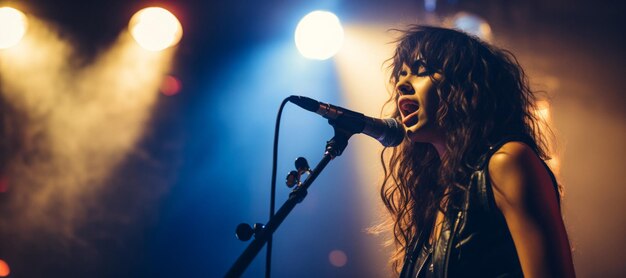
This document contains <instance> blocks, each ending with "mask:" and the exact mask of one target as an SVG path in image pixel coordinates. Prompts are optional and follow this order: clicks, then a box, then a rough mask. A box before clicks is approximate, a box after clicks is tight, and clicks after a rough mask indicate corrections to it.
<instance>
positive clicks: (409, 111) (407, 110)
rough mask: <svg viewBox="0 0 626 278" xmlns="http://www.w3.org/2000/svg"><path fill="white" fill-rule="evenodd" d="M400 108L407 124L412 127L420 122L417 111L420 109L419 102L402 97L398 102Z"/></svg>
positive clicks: (403, 119) (403, 120) (404, 122)
mask: <svg viewBox="0 0 626 278" xmlns="http://www.w3.org/2000/svg"><path fill="white" fill-rule="evenodd" d="M398 108H399V109H400V114H402V123H403V124H404V125H405V126H407V127H410V126H413V125H415V124H416V123H417V122H418V120H419V118H418V116H417V111H418V110H419V104H418V103H417V102H415V101H412V100H409V99H401V100H400V101H399V102H398Z"/></svg>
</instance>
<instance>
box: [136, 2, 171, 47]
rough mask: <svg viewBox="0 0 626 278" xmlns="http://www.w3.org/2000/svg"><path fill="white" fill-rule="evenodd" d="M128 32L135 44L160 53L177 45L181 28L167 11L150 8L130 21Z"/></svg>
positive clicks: (139, 12)
mask: <svg viewBox="0 0 626 278" xmlns="http://www.w3.org/2000/svg"><path fill="white" fill-rule="evenodd" d="M129 30H130V33H131V34H132V36H133V38H134V39H135V41H137V43H138V44H139V45H140V46H141V47H143V48H145V49H147V50H150V51H160V50H163V49H166V48H168V47H171V46H174V45H176V44H178V42H179V41H180V39H181V37H182V35H183V27H182V26H181V25H180V22H179V21H178V19H177V18H176V16H174V15H173V14H172V13H170V12H169V11H168V10H166V9H163V8H159V7H150V8H145V9H142V10H140V11H138V12H137V13H136V14H135V15H133V17H132V18H131V19H130V24H129Z"/></svg>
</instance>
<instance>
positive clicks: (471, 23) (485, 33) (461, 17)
mask: <svg viewBox="0 0 626 278" xmlns="http://www.w3.org/2000/svg"><path fill="white" fill-rule="evenodd" d="M452 21H453V25H454V27H455V28H457V29H460V30H463V31H465V32H466V33H468V34H471V35H474V36H477V37H479V38H481V39H483V40H485V41H491V39H492V37H493V34H492V33H491V26H490V25H489V23H487V21H486V20H484V19H483V18H482V17H480V16H477V15H474V14H470V13H466V12H459V13H457V14H456V15H455V16H454V17H453V19H452Z"/></svg>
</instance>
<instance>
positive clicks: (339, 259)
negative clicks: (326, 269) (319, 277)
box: [328, 250, 348, 267]
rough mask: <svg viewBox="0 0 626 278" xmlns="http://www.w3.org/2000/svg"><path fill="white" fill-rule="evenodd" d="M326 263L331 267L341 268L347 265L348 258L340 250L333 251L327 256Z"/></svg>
mask: <svg viewBox="0 0 626 278" xmlns="http://www.w3.org/2000/svg"><path fill="white" fill-rule="evenodd" d="M328 261H330V264H332V265H333V266H336V267H342V266H345V265H346V264H347V263H348V256H347V255H346V253H345V252H343V251H341V250H333V251H331V252H330V253H329V254H328Z"/></svg>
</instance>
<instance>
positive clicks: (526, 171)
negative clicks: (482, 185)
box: [488, 142, 555, 209]
mask: <svg viewBox="0 0 626 278" xmlns="http://www.w3.org/2000/svg"><path fill="white" fill-rule="evenodd" d="M488 169H489V177H490V181H491V184H492V187H493V189H494V197H495V200H496V204H497V205H498V207H499V208H500V209H503V208H504V207H507V206H523V205H524V204H526V203H527V202H528V201H529V198H531V197H537V196H538V195H539V196H546V197H547V196H550V195H551V196H554V194H555V193H554V192H555V191H554V186H553V185H552V180H551V178H550V175H549V174H548V171H547V169H546V168H545V167H544V165H543V163H542V162H541V159H540V158H539V156H538V155H537V154H536V153H535V151H534V150H533V149H532V148H531V147H530V146H528V145H526V144H524V143H522V142H508V143H506V144H504V145H503V146H502V147H500V149H498V150H497V151H496V152H495V153H494V155H493V156H492V157H491V159H490V160H489V165H488Z"/></svg>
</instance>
